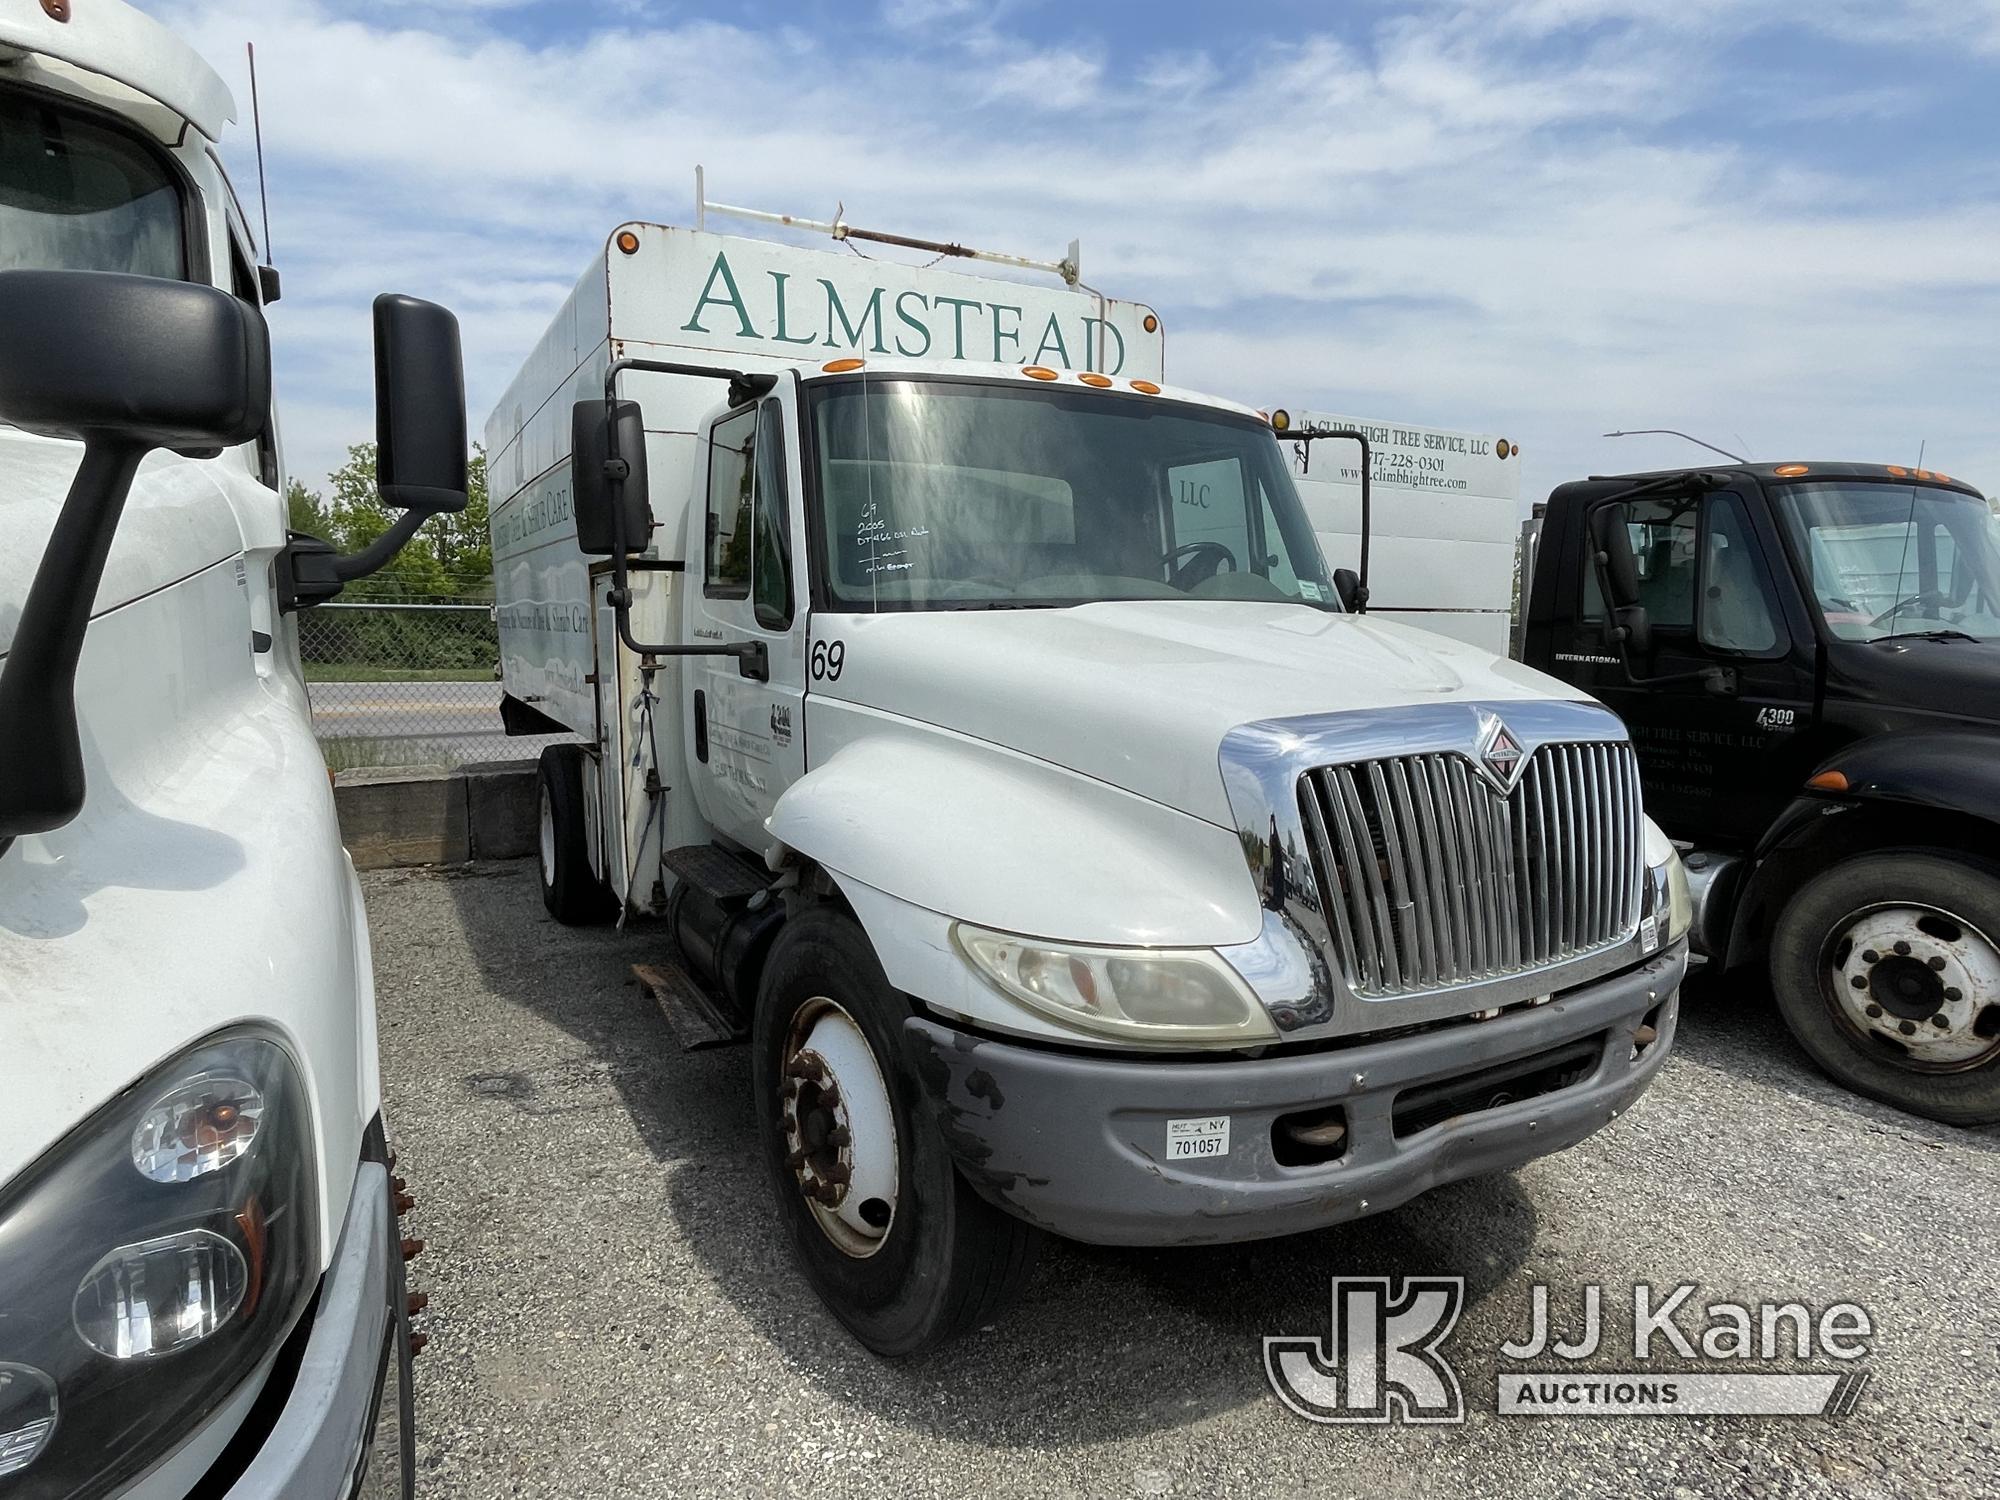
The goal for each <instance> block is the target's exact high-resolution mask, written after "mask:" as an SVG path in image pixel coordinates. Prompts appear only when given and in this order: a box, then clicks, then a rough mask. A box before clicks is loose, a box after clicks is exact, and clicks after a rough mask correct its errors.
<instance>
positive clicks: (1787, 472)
mask: <svg viewBox="0 0 2000 1500" xmlns="http://www.w3.org/2000/svg"><path fill="white" fill-rule="evenodd" d="M1771 472H1772V473H1773V474H1776V475H1777V476H1778V477H1779V478H1780V479H1797V478H1798V477H1799V476H1800V475H1801V474H1803V473H1805V472H1806V466H1805V465H1804V464H1779V465H1778V467H1777V468H1775V469H1773V470H1772V471H1771Z"/></svg>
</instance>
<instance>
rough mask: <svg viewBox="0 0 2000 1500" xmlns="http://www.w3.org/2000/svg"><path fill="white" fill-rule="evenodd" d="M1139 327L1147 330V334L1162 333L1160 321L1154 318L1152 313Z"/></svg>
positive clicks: (1147, 315)
mask: <svg viewBox="0 0 2000 1500" xmlns="http://www.w3.org/2000/svg"><path fill="white" fill-rule="evenodd" d="M1139 326H1140V327H1141V328H1143V329H1145V330H1146V332H1148V333H1158V332H1159V331H1160V320H1159V319H1158V318H1156V317H1154V316H1153V315H1152V314H1151V313H1147V314H1146V316H1145V318H1144V319H1142V320H1141V322H1140V324H1139Z"/></svg>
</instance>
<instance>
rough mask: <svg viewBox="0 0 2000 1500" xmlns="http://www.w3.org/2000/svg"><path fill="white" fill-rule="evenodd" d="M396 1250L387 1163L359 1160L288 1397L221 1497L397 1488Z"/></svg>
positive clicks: (402, 1396)
mask: <svg viewBox="0 0 2000 1500" xmlns="http://www.w3.org/2000/svg"><path fill="white" fill-rule="evenodd" d="M401 1253H402V1252H401V1248H400V1239H399V1236H398V1234H397V1230H396V1215H395V1211H394V1207H393V1205H392V1204H391V1202H390V1194H389V1173H388V1170H387V1168H385V1167H383V1166H382V1165H381V1164H380V1163H378V1162H363V1163H362V1164H361V1167H360V1169H359V1171H357V1172H356V1173H355V1178H354V1193H353V1196H352V1198H351V1199H350V1200H349V1204H348V1210H347V1222H346V1224H345V1225H344V1226H342V1228H341V1231H340V1244H339V1246H338V1247H337V1248H336V1249H335V1251H334V1256H333V1264H332V1266H331V1267H329V1268H328V1270H327V1273H326V1279H325V1281H324V1282H323V1283H322V1284H321V1287H320V1296H319V1303H318V1306H317V1308H316V1310H315V1312H314V1315H313V1326H312V1332H311V1333H310V1334H309V1335H308V1337H307V1342H306V1352H305V1357H304V1359H303V1361H302V1362H301V1363H300V1365H299V1372H298V1377H297V1379H296V1380H295V1381H294V1382H293V1384H292V1392H291V1395H290V1397H289V1398H288V1399H287V1400H286V1402H285V1409H284V1411H283V1412H282V1413H281V1414H280V1415H279V1417H278V1421H277V1424H276V1426H274V1427H273V1428H272V1430H271V1435H270V1437H269V1438H268V1439H267V1440H266V1441H265V1443H264V1446H263V1447H262V1448H261V1449H260V1450H259V1451H258V1454H257V1456H256V1458H254V1459H252V1460H251V1462H250V1466H249V1467H248V1468H247V1469H246V1470H244V1473H243V1477H242V1478H241V1479H239V1480H238V1481H237V1482H236V1483H235V1485H233V1486H232V1487H231V1488H230V1490H229V1497H228V1500H278V1497H281V1496H282V1497H285V1500H352V1497H357V1496H376V1495H382V1496H400V1495H402V1494H403V1484H402V1456H401V1413H402V1409H403V1404H404V1403H406V1402H407V1401H408V1400H409V1399H410V1394H411V1393H410V1392H409V1391H408V1390H407V1389H405V1388H404V1385H403V1380H402V1361H401V1359H400V1358H399V1352H400V1351H399V1350H398V1349H397V1347H396V1339H397V1337H398V1327H399V1324H398V1320H397V1319H396V1317H395V1314H394V1305H393V1304H394V1297H395V1296H396V1295H397V1293H398V1292H399V1289H400V1287H401V1284H402V1282H401V1277H400V1276H398V1275H397V1274H396V1273H397V1272H398V1271H399V1270H400V1268H401V1266H400V1260H399V1259H392V1257H400V1255H401ZM378 1432H380V1433H381V1437H380V1440H379V1441H378V1440H377V1433H378Z"/></svg>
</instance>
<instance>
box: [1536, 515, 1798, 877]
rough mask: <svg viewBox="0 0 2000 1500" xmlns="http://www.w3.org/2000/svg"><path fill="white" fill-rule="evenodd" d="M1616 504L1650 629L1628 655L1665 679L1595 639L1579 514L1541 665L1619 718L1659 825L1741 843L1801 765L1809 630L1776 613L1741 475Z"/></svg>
mask: <svg viewBox="0 0 2000 1500" xmlns="http://www.w3.org/2000/svg"><path fill="white" fill-rule="evenodd" d="M1618 508H1619V509H1620V510H1621V511H1622V512H1623V513H1624V519H1625V522H1626V527H1627V533H1628V535H1629V536H1630V537H1631V539H1632V551H1633V555H1634V557H1635V559H1636V560H1637V562H1638V566H1639V591H1640V602H1641V603H1643V604H1644V605H1645V606H1646V612H1647V617H1648V619H1649V620H1650V622H1651V625H1652V636H1653V640H1652V648H1651V653H1650V656H1649V657H1648V658H1647V659H1644V660H1635V661H1634V662H1633V664H1632V665H1633V667H1634V669H1635V670H1636V671H1637V673H1638V674H1639V675H1640V676H1642V677H1646V678H1662V677H1667V678H1674V679H1677V680H1674V681H1670V682H1650V683H1647V682H1638V683H1635V682H1633V681H1632V680H1631V679H1630V676H1629V675H1628V673H1627V672H1626V669H1625V667H1624V666H1623V665H1622V664H1621V663H1620V662H1619V661H1618V658H1617V654H1616V650H1615V648H1613V647H1610V646H1608V645H1606V644H1605V640H1604V604H1603V596H1602V594H1601V592H1600V590H1599V588H1598V582H1597V577H1596V570H1595V568H1594V566H1593V560H1592V555H1591V551H1590V548H1589V545H1588V542H1587V541H1586V540H1585V536H1586V529H1585V526H1584V523H1583V520H1582V518H1581V516H1580V515H1578V516H1577V517H1576V519H1575V520H1574V522H1573V524H1571V525H1570V526H1569V527H1568V528H1567V534H1568V537H1569V539H1570V544H1569V545H1568V546H1567V547H1566V548H1565V552H1566V554H1567V558H1566V566H1569V567H1572V568H1574V569H1575V573H1574V574H1573V575H1572V577H1573V580H1574V582H1573V583H1572V588H1571V590H1570V597H1571V598H1572V599H1575V600H1577V601H1578V603H1577V606H1576V608H1574V609H1573V610H1571V611H1568V612H1567V619H1564V618H1563V617H1561V616H1559V617H1558V619H1557V620H1556V622H1555V629H1554V632H1553V637H1554V639H1553V645H1554V654H1555V662H1554V663H1553V664H1552V665H1553V668H1554V670H1555V671H1556V672H1557V673H1558V675H1560V676H1563V677H1565V678H1568V679H1569V680H1570V681H1573V682H1575V683H1576V684H1577V685H1578V686H1580V687H1583V688H1585V689H1587V690H1588V691H1589V692H1591V693H1592V694H1594V695H1595V696H1597V697H1598V698H1600V699H1602V700H1603V701H1604V702H1605V704H1607V705H1608V706H1609V707H1610V708H1611V709H1613V710H1614V711H1615V712H1616V713H1617V714H1618V715H1619V716H1620V717H1621V718H1623V719H1624V720H1625V723H1626V726H1627V727H1628V729H1629V730H1630V731H1631V734H1632V739H1633V743H1634V744H1635V745H1636V746H1637V748H1638V751H1639V761H1640V771H1641V776H1642V779H1643V781H1644V783H1645V793H1646V810H1647V812H1648V813H1649V814H1650V815H1651V816H1652V817H1653V818H1654V820H1655V821H1657V822H1658V823H1659V824H1660V826H1661V827H1663V828H1664V829H1666V830H1667V832H1668V833H1669V834H1670V835H1671V836H1673V837H1675V838H1679V839H1687V840H1692V841H1694V842H1696V843H1700V844H1708V845H1711V846H1721V847H1728V846H1731V845H1742V844H1747V843H1754V842H1755V840H1756V836H1757V834H1758V832H1759V831H1760V830H1761V829H1763V828H1764V827H1766V826H1768V824H1769V823H1770V820H1771V818H1772V817H1773V816H1775V815H1776V812H1777V811H1778V809H1779V808H1781V807H1782V806H1784V805H1785V804H1786V803H1788V802H1789V801H1790V800H1791V798H1792V797H1793V795H1794V794H1795V793H1796V791H1797V789H1798V786H1799V782H1800V780H1801V778H1802V777H1803V776H1804V775H1805V774H1806V770H1805V769H1802V768H1801V767H1800V765H1799V764H1798V762H1799V760H1800V756H1801V754H1803V753H1804V747H1805V746H1806V745H1807V744H1808V743H1809V740H1810V737H1809V736H1807V735H1806V731H1807V730H1808V729H1809V728H1810V726H1811V721H1812V716H1813V713H1814V681H1815V662H1816V651H1817V646H1816V644H1815V642H1814V640H1813V639H1812V637H1811V636H1810V634H1807V633H1804V632H1799V631H1796V630H1795V629H1794V627H1793V625H1792V624H1790V623H1788V620H1787V616H1788V614H1790V613H1792V612H1791V611H1789V610H1787V608H1786V607H1785V597H1784V594H1783V593H1782V592H1781V590H1782V589H1783V588H1784V586H1785V583H1784V581H1785V579H1787V578H1788V577H1789V575H1788V574H1785V573H1783V572H1782V571H1781V568H1782V561H1781V557H1782V554H1781V553H1780V552H1779V550H1778V544H1777V538H1776V536H1775V534H1774V533H1772V531H1771V530H1770V525H1769V520H1768V517H1766V516H1765V515H1764V503H1763V496H1762V493H1761V491H1759V490H1758V489H1757V488H1756V487H1755V486H1754V484H1750V483H1748V482H1746V483H1745V484H1744V486H1743V488H1742V489H1740V490H1739V489H1727V490H1715V491H1711V492H1709V493H1707V494H1704V495H1700V496H1695V497H1691V498H1690V497H1687V496H1669V497H1661V498H1644V497H1642V498H1639V499H1635V500H1630V501H1626V502H1623V503H1621V504H1620V505H1619V507H1618ZM1565 634H1567V636H1568V638H1567V639H1565V638H1564V637H1565ZM1707 667H1720V668H1722V669H1723V670H1724V671H1725V672H1726V673H1727V674H1728V677H1727V679H1726V680H1727V681H1728V682H1729V683H1731V684H1732V685H1733V690H1731V691H1726V692H1716V691H1713V690H1711V688H1710V686H1709V685H1708V684H1707V683H1705V682H1704V681H1703V680H1701V677H1700V675H1699V674H1700V673H1701V671H1702V669H1704V668H1707ZM1794 741H1797V742H1798V746H1799V749H1798V751H1797V752H1794V751H1793V750H1792V749H1791V746H1792V745H1793V742H1794Z"/></svg>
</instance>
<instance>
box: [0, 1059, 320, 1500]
mask: <svg viewBox="0 0 2000 1500" xmlns="http://www.w3.org/2000/svg"><path fill="white" fill-rule="evenodd" d="M315 1163H316V1156H315V1152H314V1143H313V1131H312V1119H311V1116H310V1114H309V1113H308V1111H307V1106H306V1092H305V1086H304V1084H303V1082H302V1081H301V1079H300V1077H299V1071H298V1068H297V1066H296V1065H295V1064H294V1063H293V1062H292V1059H291V1056H290V1054H289V1053H287V1052H286V1051H285V1049H284V1048H283V1047H281V1046H279V1045H278V1044H277V1043H276V1042H275V1041H272V1040H270V1039H268V1038H266V1037H263V1036H260V1035H254V1034H250V1033H233V1034H228V1035H224V1036H221V1037H218V1038H215V1039H212V1040H210V1041H207V1042H204V1043H202V1044H200V1045H199V1046H196V1047H194V1048H192V1049H190V1050H189V1051H187V1052H185V1053H183V1054H182V1055H181V1056H180V1057H178V1058H176V1059H174V1060H173V1061H172V1062H170V1063H168V1064H167V1065H166V1066H164V1067H162V1068H160V1069H159V1070H157V1071H156V1072H155V1073H153V1074H152V1075H151V1076H150V1077H148V1078H146V1079H144V1080H143V1081H141V1082H140V1083H138V1084H136V1085H134V1086H133V1087H132V1088H129V1089H127V1090H126V1091H125V1092H124V1093H122V1094H120V1095H119V1096H118V1097H117V1098H116V1099H114V1100H112V1101H111V1103H109V1104H107V1105H106V1106H104V1108H102V1109H100V1110H99V1111H98V1112H97V1113H96V1114H94V1115H93V1116H91V1117H90V1118H89V1119H87V1120H85V1121H84V1122H83V1123H82V1124H81V1125H79V1126H77V1127H76V1129H74V1130H73V1131H71V1132H70V1134H69V1135H68V1136H67V1137H65V1138H64V1139H63V1140H62V1141H61V1142H60V1143H58V1144H57V1145H56V1146H55V1147H54V1148H53V1149H51V1150H50V1151H49V1152H47V1153H46V1154H45V1155H44V1156H43V1157H42V1158H41V1159H40V1160H39V1161H37V1162H36V1163H35V1164H34V1165H33V1166H31V1167H29V1168H28V1170H27V1171H26V1172H24V1173H22V1174H21V1176H20V1177H18V1178H17V1179H15V1181H14V1182H13V1183H11V1184H9V1186H8V1187H7V1189H6V1190H5V1192H4V1193H0V1497H6V1496H12V1495H13V1494H15V1493H16V1487H17V1486H26V1488H25V1489H23V1490H21V1491H20V1492H21V1493H22V1494H24V1495H62V1496H66V1497H68V1496H98V1495H104V1494H107V1493H109V1492H112V1491H114V1490H117V1489H118V1488H120V1487H121V1486H122V1485H123V1484H124V1483H125V1482H126V1481H127V1480H129V1479H130V1478H131V1477H132V1476H133V1475H134V1474H137V1473H139V1472H141V1471H142V1470H144V1469H146V1468H148V1467H150V1466H151V1465H153V1464H155V1463H157V1462H158V1461H159V1460H160V1458H161V1457H162V1456H163V1455H165V1454H166V1453H168V1452H170V1451H171V1450H172V1449H174V1448H175V1447H177V1446H178V1445H179V1444H180V1443H182V1442H183V1441H185V1440H186V1439H187V1438H188V1437H190V1436H191V1435H193V1433H195V1432H196V1431H197V1430H198V1429H199V1428H200V1427H201V1425H202V1424H203V1422H205V1421H206V1420H207V1419H208V1418H209V1417H210V1416H211V1415H212V1414H213V1413H214V1412H215V1410H216V1408H217V1407H219V1406H220V1405H222V1403H223V1402H225V1401H226V1400H227V1399H228V1398H229V1397H230V1396H231V1395H232V1394H233V1393H235V1392H236V1391H237V1390H238V1389H240V1388H241V1386H242V1385H243V1383H244V1381H245V1380H247V1379H248V1378H250V1376H252V1375H253V1374H254V1373H255V1372H256V1371H257V1369H258V1368H259V1367H260V1366H261V1365H262V1364H263V1363H264V1362H265V1361H266V1360H267V1359H269V1358H270V1357H271V1356H272V1355H274V1354H276V1353H277V1351H278V1349H279V1347H280V1346H281V1345H282V1344H283V1342H284V1340H285V1337H286V1336H287V1335H288V1334H289V1333H290V1332H291V1331H292V1329H293V1327H294V1326H295V1325H296V1324H297V1322H298V1319H299V1316H300V1314H301V1313H302V1312H303V1311H304V1310H305V1306H306V1302H307V1300H308V1299H309V1298H310V1297H311V1295H312V1291H313V1287H314V1286H315V1285H316V1283H317V1282H318V1279H319V1269H320V1262H319V1250H320V1244H319V1182H318V1173H317V1170H316V1166H315ZM10 1474H13V1475H18V1476H19V1477H18V1478H17V1479H9V1478H8V1477H7V1476H9V1475H10Z"/></svg>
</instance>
